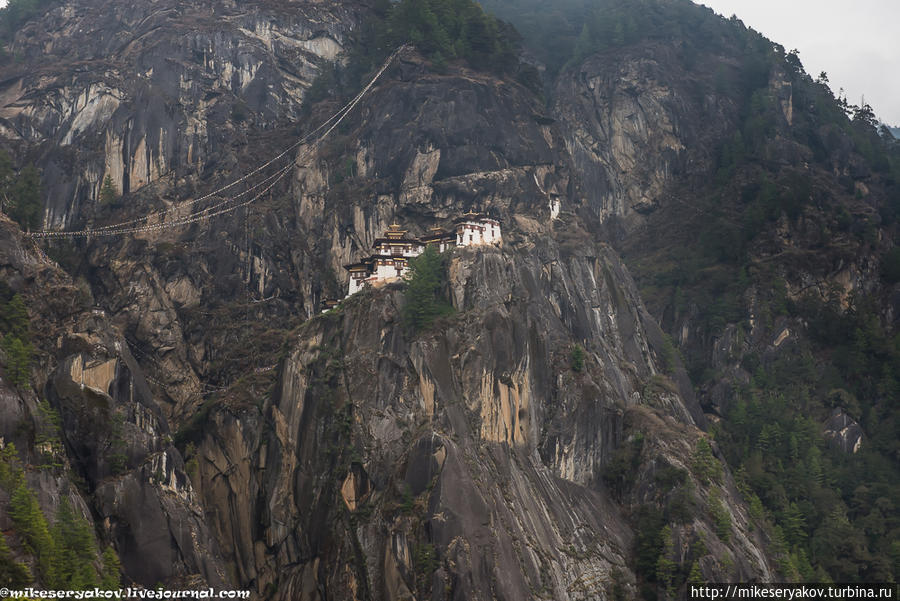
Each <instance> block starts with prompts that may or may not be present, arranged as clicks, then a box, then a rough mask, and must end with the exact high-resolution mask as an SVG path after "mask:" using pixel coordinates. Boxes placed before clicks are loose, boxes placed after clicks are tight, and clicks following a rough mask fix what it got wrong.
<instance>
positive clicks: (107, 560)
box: [100, 545, 122, 591]
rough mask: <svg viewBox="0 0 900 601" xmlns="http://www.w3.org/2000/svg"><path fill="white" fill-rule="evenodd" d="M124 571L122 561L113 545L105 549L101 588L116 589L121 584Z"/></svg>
mask: <svg viewBox="0 0 900 601" xmlns="http://www.w3.org/2000/svg"><path fill="white" fill-rule="evenodd" d="M121 571H122V562H121V561H119V556H118V555H117V554H116V550H115V549H113V548H112V545H110V546H108V547H106V548H105V549H104V550H103V572H102V574H101V575H100V588H102V589H105V590H108V591H111V590H116V589H118V588H119V586H120V585H121V582H122V580H121V577H120V573H121Z"/></svg>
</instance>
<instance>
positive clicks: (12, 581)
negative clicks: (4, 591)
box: [0, 532, 31, 589]
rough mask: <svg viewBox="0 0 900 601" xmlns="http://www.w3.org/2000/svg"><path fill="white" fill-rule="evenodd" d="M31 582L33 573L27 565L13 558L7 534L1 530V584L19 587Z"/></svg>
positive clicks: (8, 586)
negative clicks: (7, 542) (7, 541)
mask: <svg viewBox="0 0 900 601" xmlns="http://www.w3.org/2000/svg"><path fill="white" fill-rule="evenodd" d="M30 582H31V573H30V572H29V571H28V568H27V567H26V566H24V565H22V564H21V563H19V562H17V561H15V560H14V559H13V556H12V552H11V551H10V550H9V545H7V544H6V535H5V534H3V533H2V532H0V586H4V587H6V588H11V589H18V588H22V587H23V586H25V585H27V584H28V583H30Z"/></svg>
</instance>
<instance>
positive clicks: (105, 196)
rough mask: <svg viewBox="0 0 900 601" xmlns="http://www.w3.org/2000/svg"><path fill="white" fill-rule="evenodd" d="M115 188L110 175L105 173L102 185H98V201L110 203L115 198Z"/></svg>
mask: <svg viewBox="0 0 900 601" xmlns="http://www.w3.org/2000/svg"><path fill="white" fill-rule="evenodd" d="M117 196H118V194H116V188H115V186H114V185H113V180H112V177H110V176H109V175H107V176H106V177H105V178H103V185H102V186H100V203H101V204H110V203H112V202H114V201H115V200H116V197H117Z"/></svg>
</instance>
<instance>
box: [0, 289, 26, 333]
mask: <svg viewBox="0 0 900 601" xmlns="http://www.w3.org/2000/svg"><path fill="white" fill-rule="evenodd" d="M0 319H2V322H3V327H4V328H5V329H6V331H7V332H9V333H10V334H12V335H13V336H15V337H16V338H20V339H22V340H23V341H28V338H29V337H28V309H27V308H26V307H25V301H24V300H23V299H22V296H21V295H19V294H16V295H15V296H13V297H12V298H11V299H10V300H9V302H8V303H6V305H5V306H4V307H3V313H2V316H0Z"/></svg>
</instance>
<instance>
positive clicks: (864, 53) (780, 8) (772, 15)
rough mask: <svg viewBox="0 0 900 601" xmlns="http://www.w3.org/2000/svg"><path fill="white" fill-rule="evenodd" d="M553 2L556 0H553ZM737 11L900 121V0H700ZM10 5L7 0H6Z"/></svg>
mask: <svg viewBox="0 0 900 601" xmlns="http://www.w3.org/2000/svg"><path fill="white" fill-rule="evenodd" d="M548 1H552V0H548ZM698 3H699V4H705V5H706V6H709V7H710V8H712V9H713V10H715V11H716V12H717V13H720V14H722V15H724V16H726V17H730V16H731V15H732V14H736V15H737V16H738V17H739V18H740V19H741V20H742V21H743V22H744V24H745V25H747V26H748V27H752V28H753V29H756V30H757V31H759V32H761V33H762V34H764V35H765V36H766V37H768V38H770V39H771V40H773V41H775V42H778V43H779V44H781V45H783V46H784V47H785V49H786V50H791V49H792V48H796V49H798V50H799V51H800V60H801V61H803V66H804V67H805V68H806V71H807V72H808V73H809V74H810V75H812V76H813V77H814V78H815V77H816V76H817V75H818V74H819V72H821V71H826V72H827V73H828V77H829V79H830V80H831V87H832V89H833V90H834V92H835V93H837V91H838V90H839V89H840V88H842V87H843V88H844V90H845V91H846V93H847V99H848V100H849V101H850V103H851V104H859V103H860V101H861V99H862V96H863V95H865V98H866V102H868V103H869V104H870V105H872V108H874V109H875V114H876V115H877V116H878V117H879V118H880V119H881V120H882V121H885V122H887V123H889V124H891V125H900V0H855V1H854V0H699V1H698ZM0 6H6V0H0Z"/></svg>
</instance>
